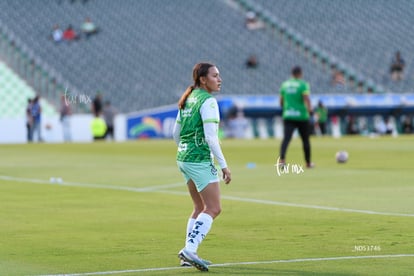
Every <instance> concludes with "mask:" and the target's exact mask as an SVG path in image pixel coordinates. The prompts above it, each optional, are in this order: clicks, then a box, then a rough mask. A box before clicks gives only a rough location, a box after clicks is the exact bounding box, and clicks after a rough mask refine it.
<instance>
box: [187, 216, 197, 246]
mask: <svg viewBox="0 0 414 276" xmlns="http://www.w3.org/2000/svg"><path fill="white" fill-rule="evenodd" d="M195 221H196V219H195V218H189V219H188V222H187V232H186V233H185V240H186V241H187V239H188V237H189V236H190V234H191V232H192V231H193V227H194V223H195Z"/></svg>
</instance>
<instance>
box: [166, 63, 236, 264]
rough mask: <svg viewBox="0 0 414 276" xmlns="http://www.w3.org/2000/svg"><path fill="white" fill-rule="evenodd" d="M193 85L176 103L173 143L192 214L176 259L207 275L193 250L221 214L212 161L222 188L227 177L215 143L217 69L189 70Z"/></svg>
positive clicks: (202, 66)
mask: <svg viewBox="0 0 414 276" xmlns="http://www.w3.org/2000/svg"><path fill="white" fill-rule="evenodd" d="M193 80H194V84H193V85H191V86H189V87H188V88H187V89H186V90H185V92H184V93H183V95H182V96H181V98H180V100H179V102H178V107H179V110H178V114H177V120H176V123H175V125H174V132H173V133H174V134H173V135H174V140H175V142H176V143H177V146H178V150H177V164H178V167H179V169H180V171H181V172H182V174H183V176H184V178H185V180H186V181H187V186H188V190H189V192H190V196H191V198H192V200H193V204H194V210H193V212H192V214H191V216H190V218H189V219H188V223H187V237H186V242H185V247H184V248H183V249H182V250H181V251H180V252H179V253H178V257H179V258H180V259H181V260H182V261H184V262H188V263H190V264H191V265H193V266H194V267H196V268H197V269H198V270H201V271H208V265H209V262H208V261H205V260H203V259H201V258H199V257H198V255H197V249H198V246H199V245H200V243H201V242H202V241H203V239H204V238H205V237H206V235H207V233H208V232H209V231H210V228H211V225H212V223H213V220H214V218H216V217H217V216H218V215H219V214H220V211H221V205H220V189H219V177H218V173H217V169H216V167H215V166H214V160H213V157H215V158H216V160H217V161H218V163H219V165H220V168H221V171H222V173H223V180H224V182H225V183H226V184H229V183H230V181H231V173H230V170H229V168H228V167H227V163H226V160H225V158H224V155H223V153H222V151H221V147H220V144H219V139H218V127H219V122H220V115H219V109H218V105H217V101H216V99H215V98H214V97H213V96H212V95H211V93H212V92H213V91H220V88H221V77H220V74H219V71H218V69H217V67H216V66H215V65H213V64H210V63H198V64H196V65H195V66H194V68H193Z"/></svg>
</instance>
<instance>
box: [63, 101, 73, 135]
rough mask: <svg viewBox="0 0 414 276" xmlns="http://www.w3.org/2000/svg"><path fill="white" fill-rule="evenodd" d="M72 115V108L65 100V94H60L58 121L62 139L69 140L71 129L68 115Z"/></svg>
mask: <svg viewBox="0 0 414 276" xmlns="http://www.w3.org/2000/svg"><path fill="white" fill-rule="evenodd" d="M71 115H72V109H71V107H70V104H69V103H68V102H67V101H66V98H65V95H61V96H60V122H61V123H62V131H63V140H64V141H65V142H70V141H71V140H72V138H71V133H70V132H71V130H70V116H71Z"/></svg>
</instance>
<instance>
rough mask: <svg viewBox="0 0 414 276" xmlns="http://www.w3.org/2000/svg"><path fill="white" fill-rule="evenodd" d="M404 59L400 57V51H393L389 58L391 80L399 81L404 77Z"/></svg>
mask: <svg viewBox="0 0 414 276" xmlns="http://www.w3.org/2000/svg"><path fill="white" fill-rule="evenodd" d="M404 68H405V60H404V59H403V58H402V56H401V53H400V51H397V52H396V53H395V56H394V57H393V58H392V60H391V67H390V72H391V79H392V80H393V81H400V80H402V79H403V77H404Z"/></svg>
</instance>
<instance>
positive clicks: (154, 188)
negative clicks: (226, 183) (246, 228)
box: [0, 175, 414, 217]
mask: <svg viewBox="0 0 414 276" xmlns="http://www.w3.org/2000/svg"><path fill="white" fill-rule="evenodd" d="M0 180H8V181H22V182H29V183H36V184H48V185H62V186H70V187H86V188H96V189H110V190H119V191H130V192H157V193H163V194H173V195H188V193H187V192H179V191H171V190H163V189H169V188H175V187H180V186H184V185H185V184H183V183H173V184H167V185H158V186H148V187H143V188H134V187H127V186H115V185H103V184H90V183H77V182H67V181H63V182H62V183H50V182H49V181H47V180H41V179H32V178H19V177H12V176H5V175H0ZM221 198H223V199H227V200H233V201H241V202H250V203H259V204H267V205H276V206H288V207H299V208H307V209H318V210H326V211H337V212H347V213H360V214H368V215H383V216H398V217H414V214H404V213H393V212H377V211H371V210H358V209H350V208H339V207H330V206H319V205H310V204H300V203H290V202H283V201H274V200H264V199H254V198H244V197H236V196H226V195H222V196H221Z"/></svg>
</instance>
